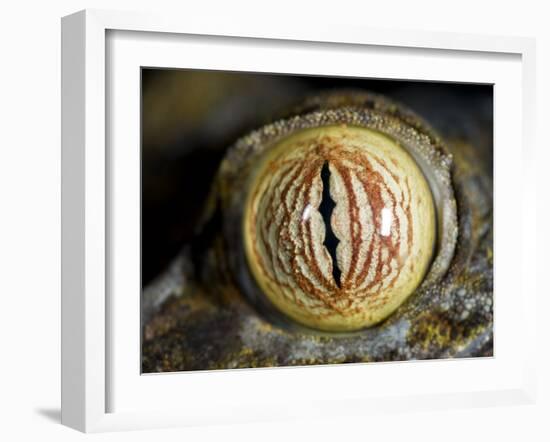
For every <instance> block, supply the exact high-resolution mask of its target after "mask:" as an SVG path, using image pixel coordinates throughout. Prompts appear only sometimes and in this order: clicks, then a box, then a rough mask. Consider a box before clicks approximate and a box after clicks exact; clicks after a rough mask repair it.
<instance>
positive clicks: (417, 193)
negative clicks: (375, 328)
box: [244, 126, 436, 331]
mask: <svg viewBox="0 0 550 442" xmlns="http://www.w3.org/2000/svg"><path fill="white" fill-rule="evenodd" d="M259 169H260V170H259V171H258V173H257V175H256V178H255V181H254V183H253V185H252V188H251V191H250V197H249V201H248V202H247V203H246V205H247V210H246V215H245V217H244V223H245V226H244V229H245V234H244V238H245V242H246V246H245V247H246V254H247V258H248V262H249V265H250V267H251V270H252V273H253V274H254V277H255V279H256V281H257V283H258V284H259V285H260V287H261V288H262V290H263V292H264V294H265V295H266V296H267V297H268V298H269V300H270V301H271V302H272V303H273V304H274V305H275V306H276V307H277V308H278V309H279V310H280V311H282V312H283V313H285V314H286V315H288V316H290V317H291V318H293V319H294V320H296V321H298V322H300V323H302V324H305V325H307V326H310V327H314V328H319V329H323V330H330V331H344V330H355V329H358V328H362V327H365V326H370V325H372V324H374V323H377V322H379V321H380V320H382V319H384V318H385V317H387V316H388V315H389V314H390V313H392V312H393V311H394V310H395V309H396V308H397V307H398V306H399V305H400V304H401V303H402V302H403V301H404V300H405V299H406V298H407V296H409V295H410V294H411V293H412V292H413V291H414V289H415V288H416V287H418V285H419V284H420V283H421V282H422V279H423V277H424V275H425V274H426V271H427V269H428V267H429V264H430V262H431V258H432V254H433V250H434V242H435V236H436V219H435V218H436V215H435V209H434V204H433V201H432V196H431V191H430V188H429V185H428V183H427V181H426V179H425V178H424V176H423V174H422V172H421V170H420V169H419V167H418V166H417V164H416V163H415V161H414V159H413V158H412V157H411V156H410V155H409V154H408V153H407V152H406V151H405V150H404V149H403V148H401V147H400V146H398V145H397V144H396V143H395V142H394V141H393V140H391V139H390V138H388V137H387V136H384V135H382V134H380V133H378V132H375V131H372V130H369V129H366V128H359V127H351V126H327V127H320V128H315V129H309V130H303V131H299V132H298V133H296V134H295V135H292V136H290V137H288V138H285V139H283V140H282V141H280V142H279V143H278V144H277V145H276V146H274V147H272V148H271V149H270V151H269V153H268V155H267V158H265V159H264V160H263V164H262V166H261V167H260V168H259Z"/></svg>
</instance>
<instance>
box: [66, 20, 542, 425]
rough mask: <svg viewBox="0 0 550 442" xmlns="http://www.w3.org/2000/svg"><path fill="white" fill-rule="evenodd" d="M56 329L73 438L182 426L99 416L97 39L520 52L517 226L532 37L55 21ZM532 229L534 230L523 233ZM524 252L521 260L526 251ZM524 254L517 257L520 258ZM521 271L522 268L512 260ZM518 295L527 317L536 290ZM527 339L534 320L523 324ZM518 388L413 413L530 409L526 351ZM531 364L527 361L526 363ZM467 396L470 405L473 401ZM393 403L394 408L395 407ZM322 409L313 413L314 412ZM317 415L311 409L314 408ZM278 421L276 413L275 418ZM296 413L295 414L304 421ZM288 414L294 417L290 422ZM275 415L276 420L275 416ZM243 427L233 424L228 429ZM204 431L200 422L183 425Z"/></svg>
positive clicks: (102, 110) (529, 200)
mask: <svg viewBox="0 0 550 442" xmlns="http://www.w3.org/2000/svg"><path fill="white" fill-rule="evenodd" d="M61 24H62V33H61V46H62V62H61V72H62V79H61V82H62V93H61V101H62V160H61V163H62V165H61V171H62V182H61V205H62V210H61V218H62V233H61V254H62V272H61V287H62V307H61V314H62V327H61V347H62V361H61V386H62V394H61V403H62V407H61V422H62V424H64V425H67V426H69V427H72V428H75V429H77V430H80V431H83V432H97V431H113V430H126V429H138V428H158V427H174V426H183V425H186V422H185V420H184V416H181V415H175V414H164V413H161V414H159V413H156V414H153V413H152V414H144V413H106V396H107V395H106V392H107V391H108V388H109V385H108V384H107V379H106V364H107V361H108V357H109V355H108V353H107V352H108V345H107V342H106V326H107V324H108V321H107V315H108V314H109V312H108V311H107V308H106V305H107V304H106V301H107V299H106V296H107V283H108V281H107V277H106V259H107V256H106V251H107V249H106V244H107V242H106V241H108V237H107V231H106V215H107V212H106V209H107V207H108V206H107V204H108V201H109V197H108V195H107V193H106V192H107V187H106V176H107V174H106V132H105V121H106V95H105V93H106V84H105V83H106V80H105V72H106V69H105V68H106V51H105V47H106V46H105V43H106V32H107V31H109V30H122V31H146V32H162V33H177V34H188V35H191V34H193V35H208V36H222V37H223V36H225V37H246V38H257V39H258V38H259V39H277V40H290V41H309V42H319V43H341V44H356V45H375V46H383V47H402V48H431V49H441V50H458V51H474V52H497V53H511V54H517V55H520V56H521V58H522V76H523V79H522V82H523V97H522V99H523V115H522V139H523V146H522V147H523V149H522V152H523V160H524V161H523V172H524V177H525V179H526V180H525V182H524V183H523V189H522V198H523V201H522V206H523V209H524V210H523V215H522V221H523V222H524V223H527V224H530V225H531V224H532V225H533V227H534V224H535V222H536V221H535V206H536V205H535V202H536V199H535V192H534V191H533V190H534V189H535V188H536V185H535V179H536V178H535V177H536V176H535V173H534V170H535V158H534V155H535V149H534V142H535V118H534V116H535V115H534V114H535V97H536V95H535V90H536V89H535V88H536V85H535V72H536V70H535V53H536V48H535V40H534V39H533V38H524V37H509V36H498V37H497V36H488V35H471V34H457V33H441V32H437V33H435V32H425V31H404V30H399V32H395V30H381V29H372V28H363V27H361V28H358V27H347V26H330V27H328V26H321V25H319V26H316V27H308V28H307V29H306V28H304V27H297V26H296V27H292V26H286V25H285V27H281V26H280V24H278V25H277V26H274V25H266V23H258V24H256V25H255V23H254V22H252V21H249V22H247V23H246V27H244V26H243V25H242V24H239V25H234V24H231V22H223V21H219V22H216V21H212V19H211V18H208V19H205V18H201V17H196V16H186V17H177V20H176V19H175V18H171V17H167V16H158V15H154V14H143V13H135V12H121V11H105V10H84V11H80V12H77V13H75V14H72V15H69V16H66V17H63V18H62V22H61ZM533 231H535V229H534V228H533ZM525 243H526V244H525V245H524V247H525V250H526V253H527V252H528V251H530V250H531V248H533V247H534V245H532V244H527V243H528V241H526V242H525ZM524 256H525V254H524ZM522 265H524V263H522ZM534 284H535V283H534V282H531V283H530V287H531V286H532V288H533V290H529V292H528V293H526V294H524V296H526V298H528V300H529V302H528V304H529V305H532V306H533V307H532V312H530V313H532V314H530V315H528V316H530V317H535V316H536V315H535V313H536V311H535V308H536V301H537V300H536V290H535V288H536V287H535V285H534ZM525 325H526V327H528V329H527V330H526V332H527V334H528V336H529V337H531V338H533V339H530V340H529V341H530V342H531V343H533V342H535V337H536V325H535V324H534V321H532V322H530V323H529V324H525ZM528 347H529V352H528V355H529V357H528V360H526V361H525V365H526V376H525V378H524V387H523V388H522V389H519V390H503V391H498V392H475V393H473V394H469V395H449V394H441V395H429V396H428V395H427V396H425V397H420V398H415V401H416V402H417V407H416V408H417V409H432V408H445V409H449V408H467V407H472V406H473V405H476V406H479V405H482V406H498V405H514V404H529V403H531V404H532V403H534V401H535V398H536V379H535V378H536V376H535V374H536V373H535V369H536V367H535V364H534V363H533V362H532V361H534V360H535V358H536V354H535V348H534V345H532V344H529V346H528ZM529 361H531V363H529ZM474 397H475V399H474ZM401 402H402V401H401ZM339 406H340V407H342V414H345V415H362V414H365V413H369V412H371V411H372V410H374V409H376V411H377V412H379V411H381V410H382V411H406V410H407V409H408V406H405V405H404V404H402V403H400V399H399V398H393V399H392V398H387V399H383V400H377V403H376V405H375V406H374V405H373V404H371V403H370V402H369V401H365V400H363V401H358V400H353V401H351V400H349V401H342V403H341V404H339ZM322 409H324V407H319V410H320V411H322ZM319 410H318V411H319ZM282 414H283V417H284V416H285V414H284V413H282ZM308 415H309V414H308V413H305V414H304V416H308ZM294 417H296V416H294ZM275 418H276V417H275ZM239 421H241V422H242V421H243V419H242V418H239V417H235V418H234V420H232V422H239ZM198 423H200V424H206V423H208V417H207V416H205V417H204V418H203V419H200V422H197V421H194V422H192V424H198Z"/></svg>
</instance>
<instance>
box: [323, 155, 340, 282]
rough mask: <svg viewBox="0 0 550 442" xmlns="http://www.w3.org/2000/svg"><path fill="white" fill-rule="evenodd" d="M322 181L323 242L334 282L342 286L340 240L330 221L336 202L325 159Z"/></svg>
mask: <svg viewBox="0 0 550 442" xmlns="http://www.w3.org/2000/svg"><path fill="white" fill-rule="evenodd" d="M321 181H322V182H323V195H322V198H321V204H320V205H319V212H320V213H321V216H322V217H323V222H324V223H325V240H324V241H323V244H324V245H325V247H326V248H327V250H328V253H329V254H330V257H331V258H332V277H333V278H334V282H335V283H336V285H337V286H338V288H340V287H341V285H340V284H341V282H340V277H341V274H342V272H341V271H340V268H339V267H338V261H337V260H336V246H337V245H338V243H339V242H340V241H339V240H338V238H337V237H336V235H335V234H334V232H333V231H332V225H331V223H330V217H331V216H332V211H333V210H334V207H336V204H335V203H334V201H333V200H332V198H331V196H330V169H329V167H328V161H325V163H324V164H323V167H322V169H321Z"/></svg>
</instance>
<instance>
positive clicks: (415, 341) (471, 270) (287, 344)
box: [143, 95, 493, 372]
mask: <svg viewBox="0 0 550 442" xmlns="http://www.w3.org/2000/svg"><path fill="white" fill-rule="evenodd" d="M351 97H352V98H350V95H340V96H334V95H333V96H329V97H328V98H327V97H321V98H314V99H312V100H310V102H309V103H308V104H306V105H305V106H303V107H302V108H301V109H299V110H298V113H308V112H310V111H315V110H321V111H323V112H324V111H325V110H326V109H327V108H333V107H341V106H342V105H343V104H349V103H350V100H351V101H352V102H353V103H355V104H357V101H360V102H361V103H360V104H361V105H367V106H369V107H371V108H373V109H386V110H389V112H390V113H393V114H394V115H397V114H398V115H399V117H400V118H401V119H405V120H406V121H407V123H408V124H409V125H412V126H414V127H415V128H416V129H417V131H418V132H419V133H428V134H430V135H433V133H432V132H431V130H430V129H429V128H427V127H426V126H425V124H424V123H422V122H421V121H420V120H418V119H417V118H415V117H414V116H413V115H412V114H411V113H410V112H408V111H405V110H403V109H402V108H400V107H398V106H396V105H395V104H393V103H388V101H386V100H383V99H381V98H379V97H373V96H362V95H353V96H351ZM391 122H392V124H395V121H394V120H391ZM396 130H399V128H396ZM433 139H434V140H437V137H436V136H435V135H433ZM446 141H447V146H448V148H449V150H450V151H451V153H452V155H453V169H452V172H453V187H454V193H455V196H456V201H457V205H458V209H459V210H458V215H459V216H458V242H457V246H456V250H454V253H453V254H452V257H451V258H452V260H451V261H450V266H449V265H447V264H448V262H447V264H445V262H443V261H442V260H440V261H439V262H438V261H437V260H436V262H434V264H433V265H432V270H433V268H434V266H435V270H436V272H435V274H436V276H437V277H432V278H431V279H430V278H427V281H425V283H423V284H422V285H421V287H420V288H419V289H418V290H416V292H415V293H414V294H413V295H411V296H410V298H409V299H408V300H407V301H406V302H405V303H404V304H403V305H402V306H401V307H400V308H399V309H398V310H397V311H396V312H395V313H394V314H393V315H391V316H390V317H389V318H388V319H387V320H386V321H384V322H382V323H381V324H379V325H376V326H374V327H371V328H369V329H366V330H363V331H360V332H356V333H350V334H340V335H337V334H323V333H316V332H313V331H311V330H306V329H302V328H300V327H297V326H295V324H294V323H292V322H288V321H285V319H284V318H282V317H281V315H280V314H278V315H277V314H275V313H274V312H273V311H270V310H269V308H267V307H266V306H262V305H261V300H260V299H254V298H252V299H249V298H247V297H245V296H244V294H243V293H242V289H241V286H240V285H239V284H238V283H236V280H237V281H238V278H239V275H235V274H234V269H235V264H239V261H238V259H239V258H238V256H235V255H237V254H236V252H235V250H232V249H228V248H227V241H228V239H230V238H228V236H227V235H228V234H231V231H232V230H231V229H227V228H226V229H225V230H223V229H222V225H221V224H222V221H226V225H227V221H230V220H227V219H224V218H223V217H222V216H220V215H221V214H223V212H221V213H220V211H219V206H223V205H224V201H225V202H227V201H228V198H230V197H231V191H232V189H233V187H232V185H233V184H234V183H231V182H229V181H226V182H223V183H221V185H220V188H218V190H219V191H218V192H217V193H216V199H213V200H212V207H213V209H212V210H211V216H210V217H209V218H210V219H209V222H207V223H206V225H205V228H204V229H203V233H202V236H199V238H198V240H197V245H196V246H195V247H193V253H192V255H193V257H194V259H193V262H194V268H193V269H189V262H190V259H189V256H190V255H191V253H189V252H188V251H186V252H184V257H183V259H181V260H180V261H179V262H180V263H182V264H181V265H182V266H184V267H185V269H186V270H185V273H186V278H185V279H184V280H182V281H184V282H185V287H184V289H183V290H182V294H181V295H180V296H174V297H172V298H170V299H169V300H168V301H167V302H165V303H164V305H163V306H162V308H161V310H160V311H159V312H157V313H156V314H154V316H153V317H152V318H151V319H150V320H149V321H148V323H147V324H146V326H145V329H144V338H145V339H144V347H143V371H145V372H157V371H175V370H201V369H217V368H236V367H264V366H282V365H308V364H327V363H343V362H361V361H365V362H366V361H391V360H408V359H427V358H446V357H470V356H488V355H491V354H492V336H493V329H492V324H493V322H492V320H493V310H492V299H493V296H492V211H491V207H492V182H491V179H490V177H488V176H487V173H486V172H485V171H484V170H483V169H482V164H481V162H480V156H479V152H478V151H477V150H476V149H475V148H474V147H473V146H472V145H470V144H466V143H464V142H463V141H462V140H446ZM442 158H445V157H444V156H443V157H442ZM238 164H239V162H238V158H231V155H229V157H228V158H227V159H226V162H225V163H224V167H225V168H227V169H229V170H231V168H232V167H234V168H235V171H236V172H238V169H239V167H238ZM241 172H242V171H241ZM216 206H217V207H218V209H217V210H216V209H214V208H215V207H216ZM443 216H445V214H444V213H443ZM233 221H235V220H233ZM235 224H236V223H235ZM455 233H456V232H455ZM451 237H452V235H451ZM233 239H234V240H235V238H233ZM445 241H446V239H445V237H443V238H442V246H441V247H442V248H445ZM447 241H450V240H449V239H447ZM453 249H454V247H453ZM232 260H233V264H231V263H232ZM235 260H237V261H235ZM438 266H439V269H438ZM443 268H445V269H447V268H448V271H446V272H445V273H444V275H442V273H443V272H441V269H443ZM437 270H439V273H438V272H437ZM431 273H432V271H430V274H431ZM171 275H172V276H166V277H165V278H161V283H160V284H159V285H153V286H152V287H150V288H149V290H148V293H149V296H151V297H155V296H158V294H159V293H160V289H158V290H157V289H155V287H164V288H166V287H167V286H168V287H170V284H166V279H168V280H171V279H173V278H174V276H173V275H174V272H173V271H172V273H171ZM428 276H429V275H428ZM163 282H164V283H163ZM180 285H181V284H180ZM176 286H178V285H177V284H176ZM178 290H180V291H181V287H180V286H178ZM174 294H177V293H174Z"/></svg>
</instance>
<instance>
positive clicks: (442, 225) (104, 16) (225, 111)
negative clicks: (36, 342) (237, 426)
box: [62, 11, 536, 432]
mask: <svg viewBox="0 0 550 442" xmlns="http://www.w3.org/2000/svg"><path fill="white" fill-rule="evenodd" d="M62 55H63V60H62V74H63V81H62V109H63V110H62V122H63V128H62V141H63V148H62V152H63V156H62V175H63V180H62V220H63V230H62V290H63V293H62V321H63V322H62V352H63V356H62V370H63V372H62V422H63V423H64V424H66V425H68V426H71V427H73V428H76V429H79V430H81V431H86V432H89V431H109V430H120V429H138V428H155V427H167V426H185V425H198V424H208V423H221V422H253V421H259V420H272V419H285V418H289V417H292V418H296V417H298V418H301V417H303V418H306V417H312V416H325V415H327V416H328V415H330V416H335V415H353V414H361V415H364V414H368V413H370V412H372V411H373V410H377V411H379V410H381V409H382V410H384V411H388V412H394V411H397V410H412V409H418V408H424V409H426V408H434V409H436V408H439V409H440V408H442V407H443V408H457V407H476V406H490V405H500V404H511V403H513V404H522V403H532V402H533V401H534V395H535V375H534V359H533V355H534V348H533V344H532V343H533V342H534V340H533V339H532V337H533V335H534V333H535V324H534V321H533V318H534V317H535V314H534V309H535V305H536V301H535V296H536V292H535V282H534V281H535V278H534V268H533V266H530V265H529V260H528V258H527V257H528V256H529V254H530V252H529V250H531V248H534V244H535V233H534V229H533V228H532V224H533V223H534V204H533V202H532V198H534V197H533V194H534V192H531V190H532V189H533V187H534V178H533V177H532V176H530V174H529V173H528V171H529V170H530V167H531V166H530V162H531V161H532V154H533V149H534V147H533V140H532V137H533V135H532V134H533V130H532V125H533V123H532V121H533V112H534V96H535V85H534V41H533V40H530V39H523V38H509V37H498V38H497V37H489V36H475V35H456V34H444V33H440V34H429V33H424V32H411V31H408V32H389V31H380V30H370V29H367V28H365V29H350V28H343V27H330V30H327V27H326V26H325V27H323V26H307V27H301V28H299V29H294V28H287V27H280V26H272V27H269V26H268V27H266V26H263V25H262V26H259V25H254V23H250V25H249V27H242V26H238V27H236V26H232V25H231V24H229V23H228V24H225V25H224V26H219V25H218V24H216V25H214V24H212V23H209V22H208V21H206V20H204V21H201V20H197V19H195V18H193V19H191V18H186V19H185V20H183V21H182V20H180V19H178V20H177V21H176V20H172V19H170V18H169V17H156V16H151V15H142V14H131V13H120V12H117V13H115V12H109V11H83V12H79V13H76V14H73V15H70V16H68V17H65V18H63V21H62ZM518 165H521V167H519V166H518Z"/></svg>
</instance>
